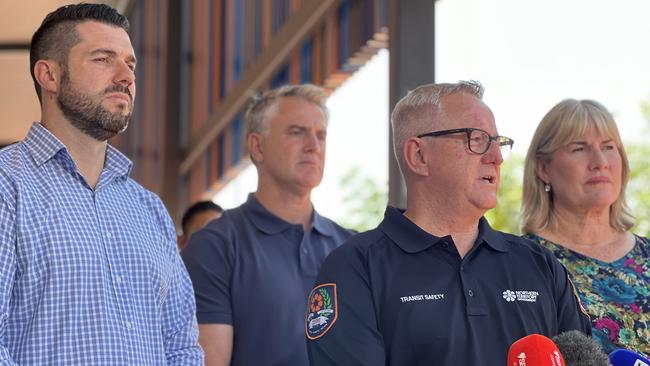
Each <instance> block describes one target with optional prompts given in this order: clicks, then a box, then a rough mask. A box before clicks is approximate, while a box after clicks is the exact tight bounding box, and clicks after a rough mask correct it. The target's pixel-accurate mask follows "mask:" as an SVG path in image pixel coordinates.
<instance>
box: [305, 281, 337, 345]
mask: <svg viewBox="0 0 650 366" xmlns="http://www.w3.org/2000/svg"><path fill="white" fill-rule="evenodd" d="M338 315H339V314H338V303H337V299H336V284H335V283H324V284H322V285H318V286H316V287H314V289H313V290H311V293H310V294H309V300H308V301H307V316H306V319H305V331H306V333H307V338H309V339H311V340H314V339H318V338H320V337H322V336H323V335H324V334H325V333H327V331H328V330H329V329H330V328H331V327H332V325H334V323H335V322H336V319H337V318H338Z"/></svg>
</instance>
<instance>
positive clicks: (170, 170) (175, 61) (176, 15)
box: [160, 0, 184, 222]
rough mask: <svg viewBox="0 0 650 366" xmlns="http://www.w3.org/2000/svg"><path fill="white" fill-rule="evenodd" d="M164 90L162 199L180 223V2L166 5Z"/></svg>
mask: <svg viewBox="0 0 650 366" xmlns="http://www.w3.org/2000/svg"><path fill="white" fill-rule="evenodd" d="M167 5H168V6H169V11H168V12H167V16H168V18H167V21H168V23H167V35H166V36H167V55H166V58H167V88H166V95H165V101H166V102H165V104H166V107H165V115H164V117H163V118H164V129H165V130H164V134H163V136H164V144H163V146H164V147H165V148H164V149H160V151H161V154H162V159H163V161H164V163H163V164H162V169H163V171H162V182H161V196H162V200H163V202H164V203H165V206H167V209H168V210H169V212H170V214H171V215H172V218H173V219H174V222H178V220H179V219H180V214H181V213H180V189H181V188H180V179H181V177H180V169H179V166H180V160H179V157H180V155H181V154H180V149H179V136H180V119H181V118H184V117H182V116H181V108H180V99H179V95H178V90H180V88H181V72H180V69H181V58H183V57H184V55H183V52H182V49H181V34H182V30H181V19H182V12H183V10H184V9H183V7H182V5H181V2H180V1H174V0H172V1H169V2H168V3H167Z"/></svg>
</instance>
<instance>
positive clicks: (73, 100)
mask: <svg viewBox="0 0 650 366" xmlns="http://www.w3.org/2000/svg"><path fill="white" fill-rule="evenodd" d="M112 92H121V93H125V94H127V95H128V96H129V97H131V103H132V102H133V97H132V96H131V91H130V90H129V89H128V88H127V87H124V86H120V85H116V86H113V87H110V88H108V89H106V90H104V92H103V93H102V94H107V93H112ZM57 103H58V105H59V108H60V109H61V111H62V112H63V115H64V116H65V117H66V118H67V119H68V120H69V121H70V123H71V124H72V125H73V126H74V127H76V128H77V129H79V130H80V131H81V132H83V133H85V134H86V135H88V136H90V137H92V138H94V139H95V140H97V141H102V142H103V141H106V140H108V139H110V138H111V137H113V136H115V135H117V134H118V133H121V132H123V131H124V130H126V128H127V126H128V125H129V120H130V119H131V111H130V110H129V111H128V113H127V114H122V111H123V109H121V110H119V111H118V112H109V111H108V110H106V109H105V108H104V107H103V106H102V105H101V102H100V103H96V102H95V101H93V99H92V98H91V97H90V96H89V95H88V94H85V93H82V92H77V91H75V90H74V87H73V86H72V83H71V82H70V76H69V74H68V70H67V68H66V70H64V71H63V73H62V75H61V92H60V93H59V95H58V97H57ZM125 108H129V107H125Z"/></svg>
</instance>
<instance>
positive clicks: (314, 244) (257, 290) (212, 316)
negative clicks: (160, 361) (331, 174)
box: [181, 194, 350, 366]
mask: <svg viewBox="0 0 650 366" xmlns="http://www.w3.org/2000/svg"><path fill="white" fill-rule="evenodd" d="M349 236H350V232H349V231H347V230H345V229H343V228H341V227H340V226H338V225H337V224H336V223H334V222H333V221H331V220H329V219H327V218H325V217H323V216H320V215H319V214H318V213H316V212H315V211H314V215H313V220H312V227H311V229H310V230H309V231H308V232H307V233H305V232H304V231H303V227H302V225H300V224H297V225H295V224H290V223H288V222H286V221H284V220H282V219H280V218H279V217H277V216H274V215H273V214H271V213H270V212H269V211H267V210H266V209H265V208H264V207H263V206H262V205H261V204H260V203H259V201H258V200H257V199H256V198H255V196H254V194H250V195H249V197H248V200H247V201H246V202H245V203H244V204H243V205H241V206H239V207H237V208H235V209H233V210H227V211H225V212H224V214H223V216H222V217H221V218H220V219H217V220H214V221H212V222H210V223H209V224H208V225H206V226H205V227H204V228H203V229H201V230H199V231H197V232H196V233H194V234H193V235H192V237H191V238H190V240H189V243H188V245H187V247H186V248H185V249H184V250H183V252H182V253H181V256H182V258H183V260H184V261H185V265H186V267H187V270H188V273H189V274H190V277H191V279H192V283H193V285H194V291H195V295H196V303H197V319H198V322H199V323H201V324H208V323H220V324H231V325H233V327H234V340H233V341H234V343H233V353H232V361H231V365H233V366H236V365H306V364H307V363H308V360H307V347H306V344H305V336H304V333H305V331H304V322H303V320H304V311H305V302H306V301H307V296H308V294H309V291H310V290H311V287H312V285H313V284H314V280H315V279H316V275H317V274H318V269H319V267H320V265H321V263H322V262H323V260H324V259H325V257H326V256H327V255H328V254H329V253H330V252H331V251H332V250H333V249H334V248H336V247H337V246H339V245H340V244H341V243H342V242H343V241H344V240H345V239H346V238H348V237H349Z"/></svg>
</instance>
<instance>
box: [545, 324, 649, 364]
mask: <svg viewBox="0 0 650 366" xmlns="http://www.w3.org/2000/svg"><path fill="white" fill-rule="evenodd" d="M553 341H554V342H555V345H557V348H558V349H559V350H560V352H561V353H562V356H564V362H566V364H567V366H611V364H610V363H609V358H608V357H607V355H606V354H605V353H603V351H602V349H601V348H600V345H599V344H598V343H596V341H594V340H593V339H592V338H590V337H588V336H587V335H585V334H584V333H582V332H580V331H578V330H571V331H568V332H564V333H561V334H558V335H556V336H555V337H553ZM630 365H632V364H630ZM648 366H650V365H648Z"/></svg>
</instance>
